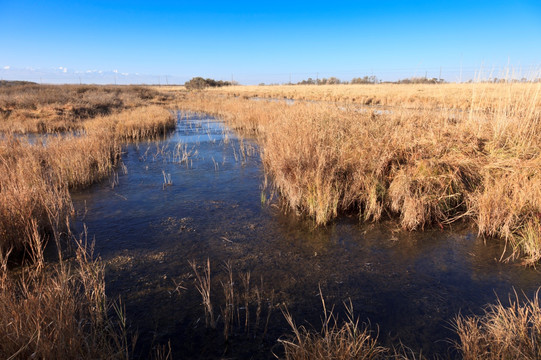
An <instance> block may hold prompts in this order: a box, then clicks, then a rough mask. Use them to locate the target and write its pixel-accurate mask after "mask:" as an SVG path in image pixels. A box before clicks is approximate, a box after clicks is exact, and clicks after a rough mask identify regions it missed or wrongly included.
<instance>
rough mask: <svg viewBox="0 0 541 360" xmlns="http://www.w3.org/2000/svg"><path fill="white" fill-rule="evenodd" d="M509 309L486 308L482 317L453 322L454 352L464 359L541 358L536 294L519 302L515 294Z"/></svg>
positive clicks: (540, 317) (540, 321)
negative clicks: (455, 335) (457, 339)
mask: <svg viewBox="0 0 541 360" xmlns="http://www.w3.org/2000/svg"><path fill="white" fill-rule="evenodd" d="M509 303H510V304H509V306H504V305H503V304H502V303H501V302H500V301H498V302H497V303H496V304H494V305H489V306H488V307H487V308H486V310H485V314H484V315H482V316H479V317H477V316H472V317H463V316H460V315H459V316H458V317H457V318H456V319H455V329H456V331H457V333H458V335H459V337H460V342H458V343H457V344H456V347H457V349H458V350H459V351H460V353H461V354H462V356H463V358H464V359H465V360H470V359H471V360H474V359H475V360H481V359H486V360H492V359H532V360H533V359H539V358H541V308H540V306H539V305H540V304H539V291H538V292H537V293H536V294H535V296H534V298H533V299H531V300H528V299H527V300H526V301H524V302H521V301H520V300H519V297H518V295H517V294H516V293H515V297H514V298H509Z"/></svg>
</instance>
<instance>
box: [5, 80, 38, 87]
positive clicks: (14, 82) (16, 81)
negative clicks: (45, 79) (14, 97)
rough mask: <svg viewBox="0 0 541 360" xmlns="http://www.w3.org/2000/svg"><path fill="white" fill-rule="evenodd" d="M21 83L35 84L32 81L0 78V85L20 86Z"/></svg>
mask: <svg viewBox="0 0 541 360" xmlns="http://www.w3.org/2000/svg"><path fill="white" fill-rule="evenodd" d="M21 85H37V83H35V82H32V81H20V80H13V81H10V80H0V86H21Z"/></svg>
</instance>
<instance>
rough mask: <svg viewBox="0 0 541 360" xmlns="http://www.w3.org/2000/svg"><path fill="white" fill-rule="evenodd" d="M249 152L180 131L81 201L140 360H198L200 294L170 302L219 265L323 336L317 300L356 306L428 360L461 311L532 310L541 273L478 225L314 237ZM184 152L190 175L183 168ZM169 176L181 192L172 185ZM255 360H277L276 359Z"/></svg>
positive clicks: (194, 129) (185, 128) (389, 227)
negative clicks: (247, 276)
mask: <svg viewBox="0 0 541 360" xmlns="http://www.w3.org/2000/svg"><path fill="white" fill-rule="evenodd" d="M240 143H241V142H240V141H239V139H238V138H237V137H236V136H235V135H234V134H233V133H232V132H231V131H229V130H228V129H226V128H224V127H223V126H222V124H221V123H219V122H217V121H215V120H214V119H212V118H209V117H204V116H202V117H198V116H193V115H192V116H189V117H187V118H185V117H182V118H181V117H179V126H178V127H177V129H176V131H175V132H174V133H173V134H172V135H171V136H169V137H168V138H167V140H165V141H159V142H143V143H138V144H130V145H126V147H125V150H124V154H123V161H124V164H125V165H126V167H127V173H122V172H120V173H119V174H118V183H117V184H116V185H115V186H114V187H113V186H112V185H111V182H112V181H111V180H110V181H104V182H102V183H101V184H97V185H95V186H92V187H91V188H90V189H87V190H84V191H81V192H79V193H77V194H74V201H75V204H76V207H77V209H78V210H79V211H80V212H81V213H83V209H84V208H85V206H86V210H87V211H86V216H85V219H84V221H85V224H86V225H87V226H88V229H89V235H90V236H95V239H96V251H97V252H98V253H99V254H100V255H101V256H102V257H103V259H104V260H105V261H106V263H107V264H108V265H107V275H106V276H107V292H108V293H109V294H110V295H111V296H118V295H122V297H123V299H124V303H125V304H126V307H127V311H128V318H131V319H132V320H133V321H134V323H135V324H136V326H137V327H138V329H139V334H140V340H139V341H140V343H141V345H140V346H141V347H142V348H145V346H147V347H148V346H149V345H148V344H149V343H150V342H151V341H152V339H153V338H154V339H155V340H156V338H157V340H156V341H158V342H159V343H167V340H168V339H172V340H171V341H172V346H173V349H174V350H175V349H176V353H177V354H185V355H189V356H195V357H197V356H198V355H199V352H198V351H199V350H200V349H199V348H197V346H195V347H194V348H190V345H189V344H186V341H185V340H184V341H183V339H186V338H187V337H189V336H191V335H189V334H191V332H192V330H193V326H192V325H193V324H192V322H193V321H196V319H195V318H194V316H196V315H194V314H200V312H201V308H200V299H199V297H198V295H197V293H196V291H195V289H194V288H193V285H191V282H190V281H187V282H186V283H185V285H186V287H188V289H189V290H186V291H185V292H184V293H183V294H182V295H178V297H177V298H175V297H174V296H172V295H171V291H172V289H173V288H174V285H173V281H172V279H182V278H187V277H189V276H188V275H187V274H190V273H191V271H190V269H189V266H188V260H192V259H196V260H197V261H198V262H199V263H202V262H203V261H204V260H205V259H206V258H207V257H209V258H210V260H211V262H212V264H213V273H215V274H216V276H218V277H219V276H221V275H223V269H222V267H221V266H220V264H222V263H223V261H226V260H231V261H232V263H233V265H234V268H235V269H237V270H238V271H239V272H245V271H251V272H252V276H253V278H254V279H259V278H260V277H263V278H264V282H265V286H266V287H268V288H271V289H274V290H275V291H276V294H277V302H283V303H286V304H287V305H288V308H289V309H290V310H291V312H292V314H293V315H294V316H295V318H296V320H297V322H298V323H303V319H304V320H307V321H310V323H312V324H314V325H318V324H319V318H320V313H321V304H320V301H319V299H318V297H317V293H318V287H319V286H321V288H322V291H323V293H324V295H325V296H326V298H327V301H328V302H329V303H330V304H336V305H337V308H338V309H342V307H341V306H340V305H341V304H342V301H343V300H347V299H348V298H351V300H352V302H353V304H354V307H355V310H356V314H358V315H359V317H360V318H361V321H365V320H367V319H370V321H371V322H372V325H373V326H374V328H375V325H376V324H378V325H379V332H380V340H381V341H382V342H383V343H385V342H386V341H389V340H390V339H394V338H396V337H398V338H400V339H402V341H403V342H404V343H405V344H406V345H408V346H411V347H412V348H414V349H419V348H421V347H422V348H423V353H424V354H428V355H429V354H431V353H434V352H439V353H442V352H445V351H446V349H447V348H448V347H449V344H448V343H446V342H444V341H438V340H444V339H446V338H448V337H452V336H453V333H452V331H450V330H449V321H451V320H452V318H453V317H454V316H455V315H456V314H457V313H458V312H459V311H462V313H464V314H470V313H472V312H475V313H479V312H480V311H481V308H482V306H483V305H485V304H486V303H490V302H494V301H495V300H496V295H495V293H497V294H498V295H499V296H500V297H501V298H502V301H504V300H505V299H506V298H507V294H508V293H509V292H511V291H512V288H513V287H515V288H516V289H517V290H518V291H521V290H524V292H525V293H526V294H528V295H530V296H531V295H532V294H533V292H534V290H535V289H536V287H537V286H538V285H539V279H540V277H539V274H538V272H536V271H535V270H532V269H524V268H522V267H520V266H514V265H509V264H502V263H499V262H498V261H496V260H495V259H497V258H499V257H500V255H501V252H502V250H503V247H502V246H501V244H500V243H498V242H491V241H488V240H487V244H484V242H483V240H482V239H478V238H477V237H476V236H475V235H474V232H473V229H471V228H468V227H467V226H466V225H458V226H457V227H456V228H455V229H453V230H452V231H444V232H442V231H439V230H428V231H425V232H403V231H399V230H398V229H397V225H396V224H395V223H393V222H387V223H382V224H377V225H375V224H359V223H358V221H357V220H356V218H355V217H353V218H348V217H344V218H342V219H340V220H337V221H335V222H334V223H332V224H330V225H328V226H327V227H323V228H317V229H316V228H315V227H314V226H313V224H312V223H311V222H310V221H308V220H302V219H300V218H298V217H297V216H295V215H294V214H284V212H283V209H282V207H281V205H280V203H279V202H277V201H273V202H271V205H269V204H268V202H267V204H266V205H262V203H261V184H262V183H263V173H262V165H261V162H260V159H259V156H258V155H257V152H256V151H255V150H256V149H257V146H256V145H255V143H254V142H253V141H251V140H249V139H247V140H246V139H245V140H244V141H243V142H242V143H243V144H244V146H245V147H246V148H247V149H248V150H251V152H250V151H248V153H249V156H246V157H243V156H242V155H241V154H242V151H241V148H240ZM178 144H181V145H182V147H183V148H184V149H186V151H187V152H189V155H188V156H187V157H188V161H184V162H179V161H178V158H179V157H178V156H176V155H175V149H176V148H177V145H178ZM164 174H166V175H167V176H170V178H171V181H172V185H164ZM216 292H217V293H219V289H217V290H216ZM217 297H219V295H217ZM272 319H273V320H272V322H271V325H270V329H269V338H270V339H273V340H272V341H270V340H269V341H270V342H271V343H272V344H271V345H273V344H275V340H276V338H278V336H280V335H282V334H283V333H285V332H287V331H288V330H287V328H286V327H284V326H285V324H284V323H283V320H282V319H283V318H282V315H281V314H280V312H279V310H277V312H276V313H275V314H274V316H273V318H272ZM190 324H192V325H190ZM190 326H192V327H190ZM157 327H158V328H160V329H161V330H160V331H158V332H156V331H157V330H156V328H157ZM201 336H204V333H203V335H201ZM273 337H274V338H273ZM190 339H192V338H190ZM207 340H208V339H207ZM201 341H205V340H204V339H203V340H201ZM209 341H210V340H209ZM210 343H212V341H210ZM145 344H146V345H145ZM221 345H222V344H217V345H216V346H221ZM269 346H270V345H269ZM241 347H242V346H241ZM248 348H249V347H248ZM222 350H223V348H222ZM217 351H219V350H217ZM254 351H260V353H259V355H258V357H267V358H272V354H271V352H270V347H265V346H264V347H262V348H261V349H259V350H257V349H256V350H254ZM239 356H240V357H242V356H243V355H239Z"/></svg>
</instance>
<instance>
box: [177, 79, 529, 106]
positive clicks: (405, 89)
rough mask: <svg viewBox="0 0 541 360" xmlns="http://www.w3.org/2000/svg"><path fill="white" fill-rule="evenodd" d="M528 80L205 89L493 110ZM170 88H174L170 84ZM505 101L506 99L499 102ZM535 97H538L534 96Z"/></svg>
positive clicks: (230, 93) (519, 92)
mask: <svg viewBox="0 0 541 360" xmlns="http://www.w3.org/2000/svg"><path fill="white" fill-rule="evenodd" d="M538 85H539V84H537V85H535V84H534V85H532V84H529V83H509V84H491V83H473V84H456V83H449V84H446V83H444V84H356V85H343V84H342V85H266V86H225V87H220V88H210V89H207V90H206V92H209V93H215V94H221V95H227V96H234V97H236V96H240V97H260V98H273V99H294V100H308V101H321V102H343V103H352V104H359V105H376V106H396V107H399V108H408V109H419V108H423V109H459V110H475V111H479V110H486V111H490V110H493V111H494V110H497V109H498V107H499V106H502V105H506V103H507V100H509V103H507V105H510V102H515V101H520V99H521V98H522V97H523V96H524V94H525V93H529V92H531V91H534V92H535V91H536V90H535V87H537V86H538ZM171 90H174V88H172V89H171ZM502 101H505V102H506V103H502ZM537 101H539V99H537Z"/></svg>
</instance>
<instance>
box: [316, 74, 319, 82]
mask: <svg viewBox="0 0 541 360" xmlns="http://www.w3.org/2000/svg"><path fill="white" fill-rule="evenodd" d="M316 85H319V73H318V72H317V73H316Z"/></svg>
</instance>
